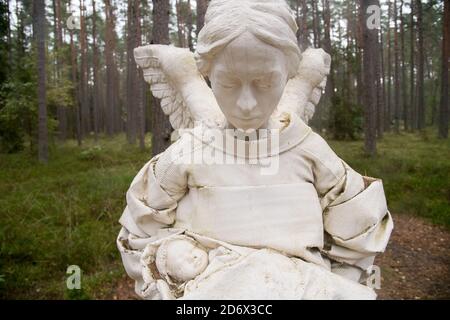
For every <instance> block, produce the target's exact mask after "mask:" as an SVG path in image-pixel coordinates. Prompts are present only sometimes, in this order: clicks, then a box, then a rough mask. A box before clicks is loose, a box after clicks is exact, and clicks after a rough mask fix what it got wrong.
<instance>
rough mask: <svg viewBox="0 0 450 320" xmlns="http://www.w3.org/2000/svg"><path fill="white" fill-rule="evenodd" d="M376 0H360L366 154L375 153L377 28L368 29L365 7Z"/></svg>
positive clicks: (374, 3) (367, 16)
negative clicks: (362, 16) (362, 17)
mask: <svg viewBox="0 0 450 320" xmlns="http://www.w3.org/2000/svg"><path fill="white" fill-rule="evenodd" d="M376 4H377V1H376V0H367V1H362V4H361V10H362V13H363V15H364V19H362V21H361V23H362V30H363V37H364V40H363V48H364V51H363V64H364V88H365V90H364V109H365V112H364V120H365V121H364V134H365V151H366V153H367V154H368V155H370V156H374V155H375V154H376V101H377V90H376V54H377V29H369V28H368V25H367V23H366V22H367V20H368V18H369V15H368V13H367V8H368V7H369V6H371V5H376Z"/></svg>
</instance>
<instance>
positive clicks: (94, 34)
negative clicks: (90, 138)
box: [92, 0, 100, 141]
mask: <svg viewBox="0 0 450 320" xmlns="http://www.w3.org/2000/svg"><path fill="white" fill-rule="evenodd" d="M92 39H93V43H92V47H93V48H92V50H93V53H94V56H93V60H94V61H93V81H94V97H93V116H94V119H93V122H94V123H93V124H94V139H95V141H97V139H98V134H99V128H100V124H99V116H100V79H99V75H98V72H99V64H100V61H99V60H100V52H99V50H98V45H97V11H96V7H95V0H92Z"/></svg>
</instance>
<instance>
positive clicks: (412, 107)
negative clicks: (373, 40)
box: [409, 0, 418, 131]
mask: <svg viewBox="0 0 450 320" xmlns="http://www.w3.org/2000/svg"><path fill="white" fill-rule="evenodd" d="M414 1H415V0H411V17H410V27H409V28H410V31H409V32H410V40H409V42H410V46H411V48H410V53H411V57H410V60H411V61H410V71H409V73H410V79H409V82H410V97H409V99H410V100H409V108H410V113H411V116H410V118H411V131H414V130H417V127H418V125H417V104H416V99H415V95H416V90H415V62H414V60H415V59H414V55H415V52H414V50H415V49H414V48H415V46H414V43H415V41H416V34H415V31H414V25H415V24H414V12H415V6H414Z"/></svg>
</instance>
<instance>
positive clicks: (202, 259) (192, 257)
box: [166, 240, 208, 282]
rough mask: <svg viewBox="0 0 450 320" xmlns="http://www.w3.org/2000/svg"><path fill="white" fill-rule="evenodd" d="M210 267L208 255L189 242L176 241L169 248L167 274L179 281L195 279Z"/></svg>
mask: <svg viewBox="0 0 450 320" xmlns="http://www.w3.org/2000/svg"><path fill="white" fill-rule="evenodd" d="M207 265H208V254H207V252H206V251H205V250H202V249H200V248H198V247H197V246H195V245H194V244H193V243H192V242H190V241H187V240H174V241H171V242H170V243H169V244H168V246H167V261H166V266H167V273H168V274H169V276H171V277H172V278H174V279H176V280H178V281H182V282H184V281H188V280H191V279H194V278H195V277H196V276H197V275H199V274H200V273H202V272H203V270H205V268H206V266H207Z"/></svg>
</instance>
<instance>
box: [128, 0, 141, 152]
mask: <svg viewBox="0 0 450 320" xmlns="http://www.w3.org/2000/svg"><path fill="white" fill-rule="evenodd" d="M135 5H136V1H134V0H131V1H128V10H127V82H126V83H127V90H126V92H127V126H126V128H127V138H128V142H129V143H131V144H135V143H136V125H137V123H136V116H137V114H136V102H137V101H136V95H137V89H138V88H137V85H138V81H137V70H136V64H135V62H134V55H133V50H134V48H136V47H137V43H136V31H137V30H136V9H137V8H136V7H135Z"/></svg>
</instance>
